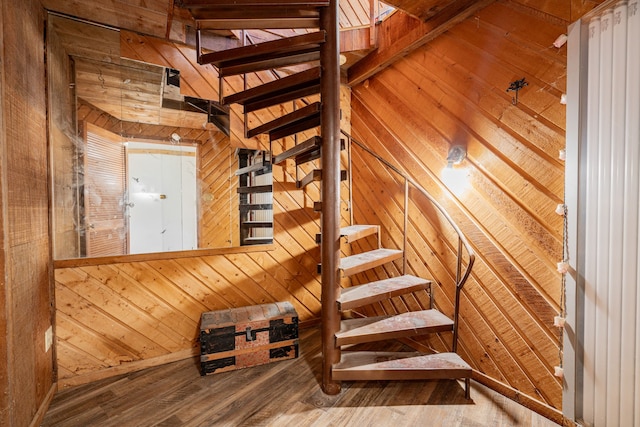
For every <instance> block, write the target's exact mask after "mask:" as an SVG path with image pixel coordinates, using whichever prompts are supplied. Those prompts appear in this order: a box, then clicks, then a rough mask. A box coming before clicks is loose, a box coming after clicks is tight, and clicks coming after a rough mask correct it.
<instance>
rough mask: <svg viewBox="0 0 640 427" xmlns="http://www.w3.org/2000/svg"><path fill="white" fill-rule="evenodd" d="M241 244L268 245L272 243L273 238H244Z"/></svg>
mask: <svg viewBox="0 0 640 427" xmlns="http://www.w3.org/2000/svg"><path fill="white" fill-rule="evenodd" d="M242 242H243V243H250V244H252V245H268V244H270V243H273V237H245V238H244V239H243V240H242Z"/></svg>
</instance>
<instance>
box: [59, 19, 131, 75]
mask: <svg viewBox="0 0 640 427" xmlns="http://www.w3.org/2000/svg"><path fill="white" fill-rule="evenodd" d="M69 16H76V15H75V14H74V13H70V14H69ZM47 20H48V22H49V24H50V29H52V30H53V31H54V32H55V33H56V36H57V37H58V38H59V39H60V41H61V42H62V45H63V47H64V49H65V51H66V52H67V54H68V55H71V56H79V57H82V58H88V59H93V60H94V61H103V62H109V63H112V64H118V63H120V34H119V31H118V30H116V29H111V28H106V27H103V26H97V25H87V24H86V23H84V22H81V21H77V20H74V19H69V18H65V17H62V16H57V15H52V14H49V15H48V18H47Z"/></svg>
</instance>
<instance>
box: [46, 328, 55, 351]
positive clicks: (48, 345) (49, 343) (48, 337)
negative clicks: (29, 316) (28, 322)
mask: <svg viewBox="0 0 640 427" xmlns="http://www.w3.org/2000/svg"><path fill="white" fill-rule="evenodd" d="M52 345H53V326H49V329H47V330H46V331H45V333H44V351H45V353H46V352H48V351H49V349H50V348H51V346H52Z"/></svg>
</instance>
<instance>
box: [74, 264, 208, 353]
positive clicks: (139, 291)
mask: <svg viewBox="0 0 640 427" xmlns="http://www.w3.org/2000/svg"><path fill="white" fill-rule="evenodd" d="M77 270H78V271H79V272H81V273H83V274H86V275H89V276H91V278H92V279H93V280H97V281H99V282H100V283H101V284H102V286H105V287H108V288H110V289H111V290H112V291H113V292H114V293H116V294H117V295H118V296H119V297H120V298H122V299H123V300H125V301H127V303H128V304H131V305H133V306H135V307H138V308H140V309H142V310H144V311H145V312H146V313H148V314H149V315H150V316H152V317H153V318H154V319H157V321H159V322H161V323H162V326H161V328H166V327H169V328H170V329H171V331H172V332H168V333H167V334H168V335H172V336H175V337H176V341H177V342H180V343H182V344H185V343H191V341H192V340H193V337H194V332H193V328H194V325H195V323H196V322H195V321H194V320H193V319H192V318H190V317H188V316H186V315H185V314H184V313H182V312H181V311H178V310H175V309H174V308H173V307H172V306H171V304H170V302H167V301H165V300H163V299H162V298H160V297H158V296H157V295H155V294H153V293H151V292H148V291H146V289H145V288H144V287H141V286H139V285H138V284H137V283H136V282H135V281H133V280H131V278H130V277H129V276H127V275H125V274H121V272H120V270H119V269H118V268H117V267H116V266H114V265H97V266H91V267H82V268H78V269H77ZM92 283H95V282H92Z"/></svg>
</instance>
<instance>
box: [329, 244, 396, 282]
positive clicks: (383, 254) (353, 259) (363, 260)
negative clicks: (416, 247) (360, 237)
mask: <svg viewBox="0 0 640 427" xmlns="http://www.w3.org/2000/svg"><path fill="white" fill-rule="evenodd" d="M401 257H402V251H401V250H397V249H385V248H380V249H375V250H373V251H369V252H363V253H361V254H356V255H351V256H348V257H345V258H341V259H340V270H342V274H343V276H344V277H346V276H351V275H353V274H356V273H360V272H362V271H365V270H369V269H371V268H374V267H378V266H380V265H382V264H386V263H387V262H390V261H393V260H396V259H398V258H401Z"/></svg>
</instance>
